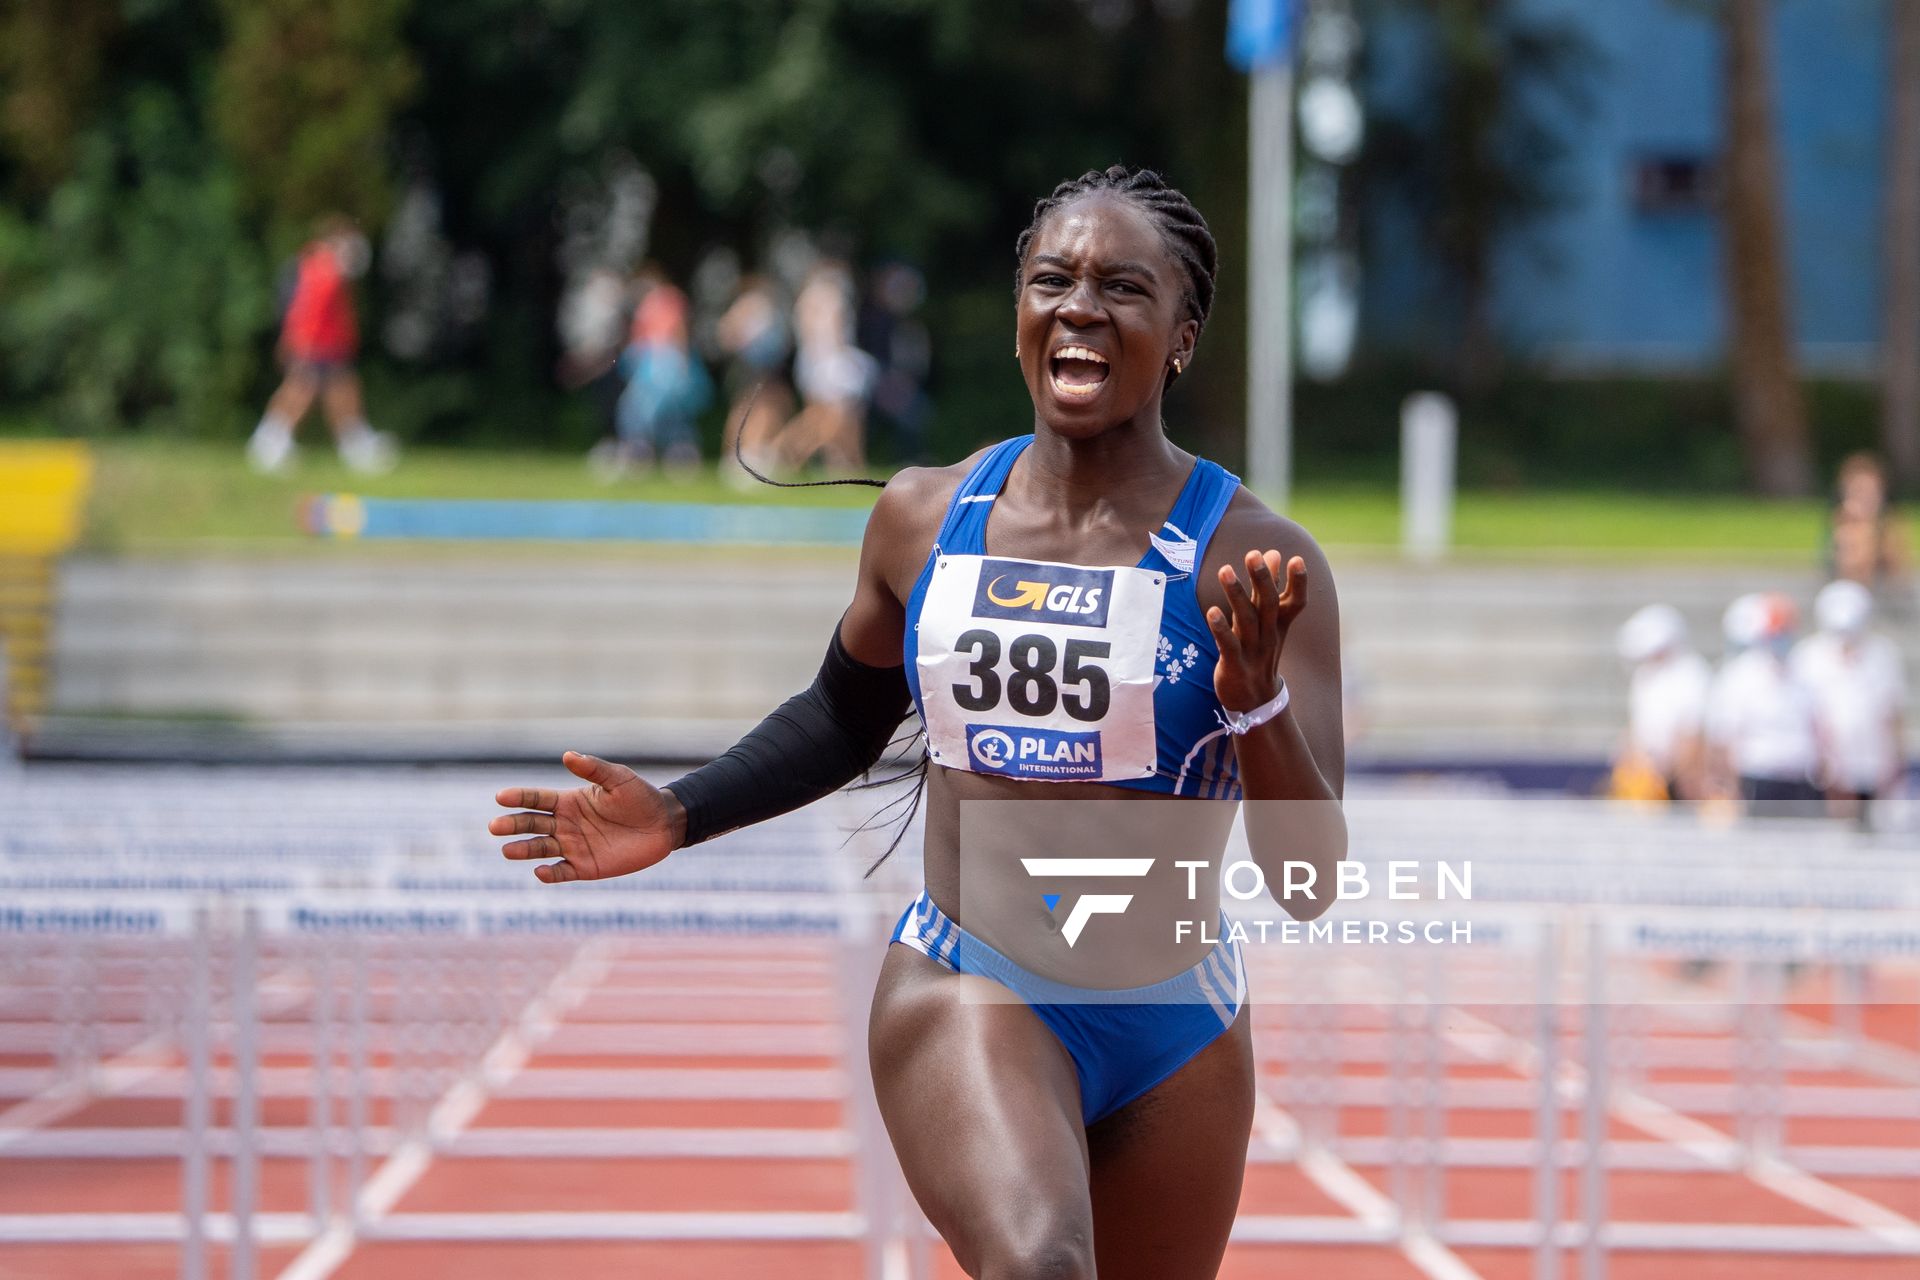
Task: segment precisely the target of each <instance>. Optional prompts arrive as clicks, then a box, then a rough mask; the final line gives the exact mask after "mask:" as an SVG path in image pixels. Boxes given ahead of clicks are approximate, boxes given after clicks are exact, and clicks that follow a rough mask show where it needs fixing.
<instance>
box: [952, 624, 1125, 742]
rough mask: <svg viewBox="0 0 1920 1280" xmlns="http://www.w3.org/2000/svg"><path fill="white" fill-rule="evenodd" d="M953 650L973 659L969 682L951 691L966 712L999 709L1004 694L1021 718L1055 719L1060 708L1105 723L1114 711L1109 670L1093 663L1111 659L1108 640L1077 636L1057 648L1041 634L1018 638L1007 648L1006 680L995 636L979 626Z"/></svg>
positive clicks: (1080, 718)
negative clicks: (1007, 668) (1003, 677)
mask: <svg viewBox="0 0 1920 1280" xmlns="http://www.w3.org/2000/svg"><path fill="white" fill-rule="evenodd" d="M954 650H955V652H957V653H961V654H965V655H968V657H969V661H968V663H967V675H968V677H969V679H968V681H967V682H966V683H961V684H956V685H954V686H953V700H954V702H956V703H957V704H959V706H960V708H961V709H962V710H964V711H993V710H996V709H997V708H998V707H999V706H1000V705H1001V701H1002V697H1003V695H1004V699H1005V702H1006V705H1007V706H1009V707H1011V708H1012V709H1013V710H1015V711H1017V712H1019V713H1020V714H1021V715H1023V716H1046V715H1051V714H1053V709H1054V708H1055V707H1056V706H1057V707H1059V708H1060V709H1061V710H1063V711H1065V712H1066V713H1067V714H1068V715H1069V716H1071V717H1072V718H1073V719H1075V720H1078V721H1081V722H1082V723H1085V724H1093V723H1096V722H1098V721H1101V720H1104V719H1106V716H1107V711H1108V710H1109V709H1110V708H1111V707H1112V706H1113V683H1112V682H1111V681H1110V680H1109V679H1108V678H1107V669H1106V668H1105V667H1103V666H1101V665H1100V664H1099V663H1098V662H1097V661H1095V660H1096V659H1101V658H1107V657H1111V656H1112V654H1113V645H1112V643H1111V642H1109V641H1106V640H1083V639H1080V638H1078V637H1074V638H1070V639H1068V640H1066V641H1065V642H1064V643H1062V644H1056V643H1055V642H1054V641H1053V640H1052V639H1051V638H1050V637H1048V636H1043V635H1038V634H1027V635H1019V636H1015V637H1014V638H1013V639H1012V640H1011V641H1008V642H1007V645H1006V657H1007V665H1008V666H1009V667H1011V668H1012V670H1011V673H1010V674H1009V675H1007V677H1006V678H1005V679H1004V680H1003V679H1002V678H1001V675H1000V670H999V667H1000V656H1001V640H1000V636H999V635H998V634H997V633H995V632H992V631H989V630H987V629H986V628H985V627H975V628H973V629H972V630H971V631H966V632H963V633H962V634H961V636H960V638H959V639H958V640H956V641H955V642H954ZM1056 670H1057V671H1058V673H1059V674H1058V675H1057V676H1056V675H1055V671H1056Z"/></svg>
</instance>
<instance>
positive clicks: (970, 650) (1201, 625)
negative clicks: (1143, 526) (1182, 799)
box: [905, 435, 1240, 800]
mask: <svg viewBox="0 0 1920 1280" xmlns="http://www.w3.org/2000/svg"><path fill="white" fill-rule="evenodd" d="M1032 443H1033V437H1032V436H1030V435H1029V436H1020V437H1018V438H1015V439H1012V440H1007V441H1003V442H1002V443H1000V444H998V445H996V446H994V447H993V448H992V449H991V450H989V451H988V453H987V454H986V456H985V457H983V458H981V460H980V461H979V462H978V463H977V464H976V465H975V466H974V468H973V470H972V471H970V472H968V473H967V477H966V479H965V480H964V481H962V482H961V484H960V487H959V489H958V490H957V491H955V493H954V495H953V500H952V501H951V502H950V503H949V504H948V506H947V512H946V517H945V519H943V520H942V521H941V524H940V533H939V536H938V537H937V538H936V539H935V542H934V546H933V550H932V552H931V553H930V554H929V555H928V556H927V563H926V565H925V567H924V568H922V569H921V571H920V576H919V579H918V580H917V581H916V582H915V583H914V587H913V592H912V594H911V595H910V596H909V597H908V600H907V628H906V640H905V658H906V674H907V683H908V685H909V687H910V688H911V689H912V691H913V700H914V705H915V706H916V707H917V708H919V711H920V714H921V718H922V719H923V720H924V721H925V722H926V723H927V726H928V740H929V753H930V755H931V756H932V758H933V760H934V762H935V763H938V764H943V765H946V766H947V767H950V768H960V769H964V770H967V771H970V772H979V773H994V774H1000V775H1003V776H1012V777H1018V778H1025V779H1030V780H1050V781H1071V780H1074V779H1076V778H1084V779H1088V780H1093V781H1101V782H1107V783H1110V784H1111V785H1114V786H1121V787H1130V788H1134V789H1138V790H1146V791H1159V792H1165V793H1167V794H1170V795H1180V796H1196V797H1202V798H1209V799H1229V800H1233V799H1238V798H1239V797H1240V783H1239V773H1238V765H1237V761H1236V757H1235V755H1234V750H1233V739H1232V737H1231V735H1230V734H1228V733H1227V731H1226V729H1225V727H1224V720H1223V719H1222V714H1221V706H1220V700H1219V699H1218V698H1217V697H1215V696H1214V692H1213V668H1214V665H1215V663H1216V662H1218V660H1219V656H1220V655H1219V650H1218V649H1217V648H1216V647H1215V646H1214V643H1213V635H1212V633H1211V631H1209V630H1208V627H1207V624H1206V619H1205V617H1204V616H1203V614H1202V613H1201V610H1200V601H1199V597H1198V595H1197V593H1196V590H1195V582H1194V573H1195V562H1196V561H1197V559H1198V558H1199V556H1201V555H1202V554H1204V553H1205V551H1206V548H1207V544H1208V542H1209V541H1210V540H1211V539H1212V537H1213V533H1214V530H1215V528H1217V527H1218V525H1219V523H1220V517H1221V516H1222V515H1223V514H1224V513H1225V512H1226V509H1227V504H1228V503H1230V502H1231V501H1232V500H1233V496H1234V494H1235V493H1236V492H1238V491H1239V488H1240V480H1239V477H1237V476H1235V475H1233V474H1232V473H1230V472H1228V471H1226V470H1225V469H1223V468H1222V467H1220V466H1218V465H1217V464H1215V463H1212V462H1209V461H1207V460H1206V459H1204V458H1198V459H1195V461H1194V466H1193V471H1192V473H1191V474H1190V475H1189V476H1188V478H1187V482H1186V485H1185V486H1184V487H1183V488H1182V489H1181V491H1180V496H1179V497H1178V498H1177V499H1176V500H1175V502H1174V504H1173V510H1172V511H1171V512H1170V513H1169V514H1168V516H1167V519H1166V522H1165V523H1164V524H1163V525H1162V526H1161V528H1160V530H1159V532H1157V533H1155V534H1152V535H1151V536H1150V538H1149V542H1150V546H1149V547H1148V550H1147V553H1146V554H1145V555H1144V556H1142V557H1141V558H1140V561H1139V564H1138V565H1137V566H1134V567H1133V568H1132V569H1120V568H1114V569H1105V568H1092V567H1085V566H1073V565H1060V564H1048V563H1043V562H1034V561H1023V560H1018V559H1014V558H1011V557H987V554H986V531H987V520H988V518H989V517H990V516H991V514H992V512H993V501H994V499H995V498H996V497H998V496H999V493H1000V489H1001V486H1002V485H1003V484H1004V483H1005V482H1006V478H1007V475H1008V473H1009V472H1010V471H1012V469H1013V464H1014V462H1015V460H1016V459H1018V458H1019V456H1020V455H1021V453H1023V452H1024V451H1025V450H1026V448H1027V447H1028V446H1029V445H1031V444H1032ZM936 568H938V569H940V570H941V571H943V572H948V573H951V574H956V575H961V577H962V580H960V581H956V582H950V583H948V584H946V585H944V586H940V587H933V584H934V583H935V581H936V578H935V572H936ZM1136 571H1145V572H1136ZM930 587H932V593H933V595H934V596H935V597H936V604H935V606H934V607H935V608H936V609H937V610H938V611H940V612H941V617H940V618H939V619H935V620H931V621H930V623H929V625H930V626H933V627H935V628H936V629H937V630H938V631H939V632H940V636H939V644H938V650H939V651H938V652H932V650H934V649H935V647H936V646H935V645H934V644H933V643H932V640H931V638H930V641H929V644H928V646H927V648H928V650H929V653H928V654H927V655H923V646H922V643H921V625H922V621H923V614H925V613H926V612H927V610H928V609H929V595H930ZM1155 595H1158V596H1160V599H1161V605H1160V616H1159V619H1158V625H1157V627H1156V628H1153V629H1152V630H1148V624H1147V623H1146V621H1145V620H1143V619H1140V618H1139V617H1137V616H1130V615H1128V614H1127V612H1126V611H1127V609H1128V601H1129V600H1134V601H1139V600H1146V599H1151V598H1152V597H1153V596H1155ZM1109 603H1111V604H1113V605H1115V606H1116V608H1115V616H1114V617H1113V618H1111V619H1110V618H1109V617H1108V605H1109ZM1148 608H1150V606H1148ZM1135 609H1136V614H1137V610H1138V606H1137V605H1136V606H1135ZM958 628H966V629H965V630H964V631H958V633H957V634H949V633H950V632H955V631H956V629H958ZM1094 628H1098V630H1095V629H1094ZM1123 633H1131V634H1132V640H1131V642H1129V640H1128V639H1127V638H1126V636H1125V635H1124V634H1123ZM1129 653H1131V655H1132V656H1131V657H1129V656H1128V654H1129ZM1149 671H1150V673H1151V674H1150V675H1149V674H1148V673H1149ZM1129 673H1131V674H1129ZM955 675H958V676H960V677H961V678H960V679H953V678H952V677H953V676H955ZM923 678H926V679H927V681H928V684H929V686H930V688H931V690H932V692H933V694H934V696H935V697H936V699H938V700H940V705H939V706H937V707H935V708H933V710H934V711H935V712H936V714H935V715H931V716H930V715H929V706H928V703H927V696H926V695H927V692H928V690H925V689H923V688H922V687H921V685H922V680H923ZM1130 688H1131V690H1132V692H1129V689H1130ZM1149 688H1150V690H1151V693H1150V698H1149V695H1148V690H1149ZM956 704H957V705H956ZM1149 707H1150V710H1149ZM1149 719H1150V721H1151V724H1150V725H1149V724H1148V721H1149ZM1122 757H1125V763H1124V765H1121V758H1122ZM1103 762H1104V763H1103ZM1116 767H1124V768H1125V769H1126V770H1127V772H1128V774H1129V775H1130V776H1120V775H1119V774H1116V773H1115V771H1114V770H1115V768H1116Z"/></svg>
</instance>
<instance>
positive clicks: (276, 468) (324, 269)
mask: <svg viewBox="0 0 1920 1280" xmlns="http://www.w3.org/2000/svg"><path fill="white" fill-rule="evenodd" d="M371 256H372V254H371V251H370V250H369V248H368V246H367V238H366V237H365V236H364V235H362V234H361V232H360V228H359V227H358V226H356V225H355V224H354V222H353V220H352V219H351V218H347V217H344V216H342V215H339V214H334V215H330V216H328V217H326V218H324V219H322V220H321V222H320V225H319V228H318V233H317V234H316V235H315V236H314V238H313V240H312V242H311V243H309V244H308V245H307V247H306V248H304V249H302V250H301V251H300V257H299V260H298V263H297V265H296V267H295V278H294V284H293V292H292V297H291V298H290V299H289V300H288V302H287V308H286V313H285V315H284V317H283V318H282V320H281V324H280V361H281V364H282V365H283V366H284V367H285V369H286V376H285V377H284V378H283V379H282V380H281V382H280V388H279V390H277V391H275V392H274V393H273V398H272V399H271V400H269V401H268V402H267V411H266V413H265V414H264V415H263V416H262V417H261V419H260V425H259V426H257V427H255V428H254V431H253V438H252V439H250V440H249V441H248V442H247V461H248V462H249V463H251V464H252V466H253V469H254V470H256V471H259V472H263V473H276V472H281V471H285V470H286V469H287V467H288V466H289V465H291V463H292V461H293V433H294V431H295V429H296V428H297V427H298V426H299V425H300V420H301V419H302V418H304V417H306V416H307V411H308V410H309V409H311V408H312V407H313V402H314V401H315V400H316V399H318V400H319V401H320V404H321V407H322V408H323V409H324V410H325V412H326V415H327V421H328V423H329V425H331V426H332V427H333V438H334V442H335V444H336V445H337V446H338V447H339V449H340V460H341V461H342V462H344V463H346V465H347V466H349V467H351V468H352V469H353V470H355V471H361V472H381V471H387V470H391V469H392V467H393V463H394V447H393V440H392V438H391V437H390V436H388V435H386V434H385V433H383V432H379V431H375V430H374V429H373V428H372V427H370V426H368V425H367V419H366V411H365V410H364V408H363V407H362V405H361V399H360V377H359V375H358V374H357V373H355V372H354V368H353V360H354V356H355V355H356V354H357V353H358V351H359V347H360V330H359V326H358V325H357V324H356V323H355V321H354V314H353V285H352V282H353V280H354V279H355V278H357V277H358V276H359V275H360V274H361V273H362V272H364V271H365V270H366V269H367V262H368V259H369V258H370V257H371Z"/></svg>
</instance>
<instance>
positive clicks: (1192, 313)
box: [1013, 164, 1220, 385]
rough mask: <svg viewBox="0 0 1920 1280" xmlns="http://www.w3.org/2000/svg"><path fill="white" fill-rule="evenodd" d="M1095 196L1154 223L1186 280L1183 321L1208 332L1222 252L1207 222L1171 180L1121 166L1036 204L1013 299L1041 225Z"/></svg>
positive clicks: (1072, 182)
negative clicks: (1127, 204) (1117, 201)
mask: <svg viewBox="0 0 1920 1280" xmlns="http://www.w3.org/2000/svg"><path fill="white" fill-rule="evenodd" d="M1096 192H1109V193H1111V194H1113V195H1116V196H1120V197H1122V198H1124V199H1127V200H1131V201H1133V202H1134V203H1135V204H1137V205H1138V206H1140V208H1141V209H1142V210H1143V211H1145V212H1146V214H1147V215H1148V216H1149V217H1151V218H1152V219H1153V221H1154V224H1155V225H1156V226H1158V227H1159V229H1160V238H1161V240H1162V241H1163V242H1165V244H1166V246H1167V252H1168V253H1170V254H1172V255H1173V259H1174V261H1176V262H1178V263H1179V264H1180V268H1181V270H1182V272H1183V273H1184V274H1185V276H1186V282H1185V285H1184V287H1183V288H1182V289H1181V301H1182V302H1183V303H1184V304H1185V306H1186V314H1185V316H1183V317H1182V319H1190V320H1193V321H1195V322H1196V323H1197V324H1198V325H1199V326H1200V327H1201V328H1202V329H1205V328H1206V325H1207V313H1208V312H1209V311H1211V310H1213V285H1214V279H1215V277H1217V276H1218V275H1219V273H1220V250H1219V247H1218V246H1217V245H1215V244H1214V242H1213V233H1212V232H1211V231H1209V230H1207V220H1206V219H1205V218H1203V217H1201V216H1200V211H1199V210H1198V209H1196V208H1194V207H1193V202H1192V201H1191V200H1189V199H1187V197H1186V196H1185V195H1184V194H1182V193H1181V192H1180V191H1179V190H1178V189H1177V188H1175V187H1170V186H1168V185H1167V180H1166V179H1165V178H1162V177H1161V176H1160V175H1159V174H1158V173H1156V172H1154V171H1153V170H1152V169H1129V168H1127V166H1125V165H1123V164H1116V165H1109V166H1108V167H1107V168H1105V169H1089V170H1087V171H1086V172H1085V173H1083V174H1081V175H1080V176H1079V177H1077V178H1069V179H1068V180H1067V181H1065V182H1063V183H1061V184H1060V185H1059V186H1057V187H1055V188H1054V189H1053V194H1052V195H1050V196H1047V197H1046V198H1045V199H1043V200H1041V201H1039V202H1037V203H1036V204H1035V205H1034V206H1033V221H1031V222H1029V223H1028V224H1027V229H1026V230H1025V231H1022V232H1021V233H1020V238H1019V239H1018V240H1017V241H1015V242H1014V246H1013V256H1014V260H1015V266H1014V274H1013V280H1014V284H1013V290H1014V296H1015V297H1016V298H1017V297H1018V296H1019V293H1020V279H1021V273H1022V272H1023V271H1024V270H1025V269H1026V265H1027V250H1028V249H1029V248H1030V247H1031V246H1032V245H1033V236H1034V233H1035V232H1036V231H1038V230H1039V229H1040V224H1041V223H1042V222H1045V221H1046V220H1047V216H1048V215H1049V214H1051V213H1053V212H1054V211H1055V210H1056V209H1059V208H1060V207H1061V206H1063V205H1067V204H1071V203H1072V202H1073V201H1075V200H1078V199H1080V198H1081V197H1082V196H1089V195H1093V194H1095V193H1096ZM1195 336H1196V337H1197V336H1198V335H1197V334H1196V335H1195ZM1176 376H1178V375H1175V374H1173V373H1171V372H1169V374H1168V375H1167V382H1168V385H1172V382H1173V379H1174V378H1175V377H1176Z"/></svg>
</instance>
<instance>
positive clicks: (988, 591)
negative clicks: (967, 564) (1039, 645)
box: [973, 559, 1113, 627]
mask: <svg viewBox="0 0 1920 1280" xmlns="http://www.w3.org/2000/svg"><path fill="white" fill-rule="evenodd" d="M1112 597H1113V570H1111V569H1081V568H1077V567H1075V566H1073V565H1068V564H1034V563H1033V562H1032V561H1029V560H994V559H984V560H982V561H981V562H980V582H979V584H978V585H977V586H975V587H974V591H973V616H974V617H976V618H1007V619H1011V620H1012V621H1015V622H1058V623H1064V624H1066V625H1068V626H1074V627H1104V626H1106V625H1107V602H1108V601H1109V600H1110V599H1112Z"/></svg>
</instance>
